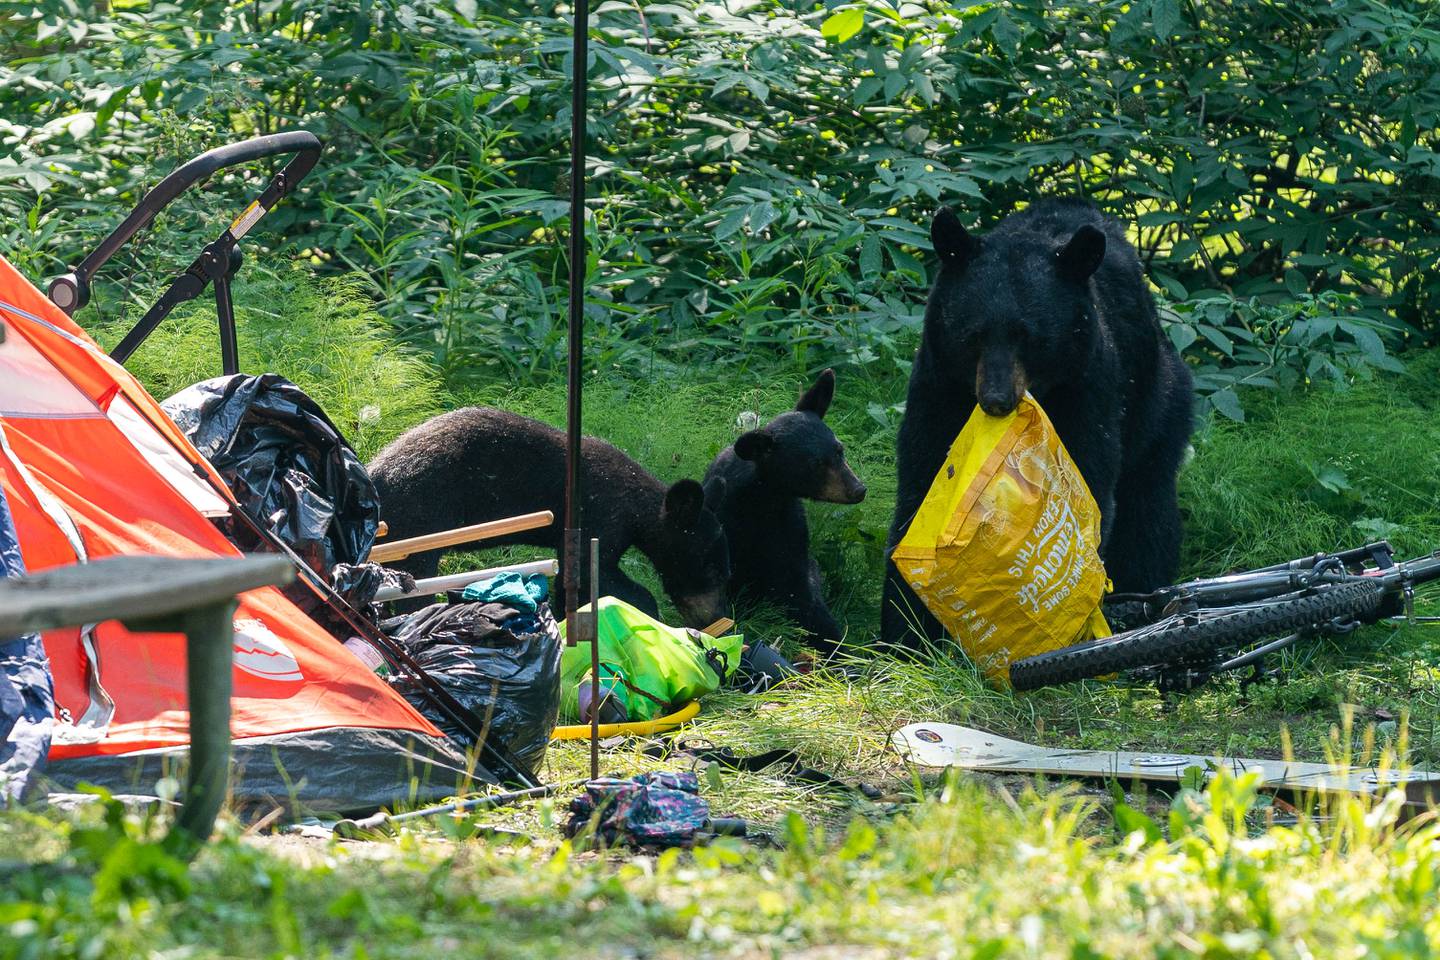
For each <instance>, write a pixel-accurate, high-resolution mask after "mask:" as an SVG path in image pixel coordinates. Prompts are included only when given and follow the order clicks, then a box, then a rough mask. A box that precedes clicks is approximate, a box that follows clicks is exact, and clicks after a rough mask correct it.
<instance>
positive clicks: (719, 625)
mask: <svg viewBox="0 0 1440 960" xmlns="http://www.w3.org/2000/svg"><path fill="white" fill-rule="evenodd" d="M733 626H735V621H734V620H731V619H730V618H729V617H721V618H720V619H719V620H716V621H715V622H714V623H712V624H710V626H708V627H706V628H705V629H704V630H701V631H700V632H701V633H703V634H705V635H706V636H709V637H723V636H724V635H725V634H727V633H729V632H730V628H731V627H733Z"/></svg>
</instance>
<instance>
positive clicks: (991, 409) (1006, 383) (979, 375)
mask: <svg viewBox="0 0 1440 960" xmlns="http://www.w3.org/2000/svg"><path fill="white" fill-rule="evenodd" d="M1029 388H1030V383H1029V379H1028V378H1027V377H1026V376H1025V368H1024V367H1023V366H1021V364H1020V359H1019V358H1018V357H1016V356H1015V354H1014V353H1011V352H1008V351H1007V352H1004V353H1001V352H999V351H995V352H991V353H987V354H986V355H985V356H983V357H981V358H980V363H979V364H977V365H976V368H975V400H976V402H977V403H979V404H980V409H981V410H984V411H985V412H986V413H988V414H989V415H990V416H992V417H1003V416H1006V415H1007V414H1010V413H1013V412H1014V410H1015V408H1016V407H1018V406H1019V405H1020V398H1021V397H1023V396H1025V391H1026V390H1028V389H1029Z"/></svg>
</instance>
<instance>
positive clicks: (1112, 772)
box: [890, 723, 1440, 800]
mask: <svg viewBox="0 0 1440 960" xmlns="http://www.w3.org/2000/svg"><path fill="white" fill-rule="evenodd" d="M890 742H891V745H892V746H893V747H894V748H895V750H896V752H897V753H899V754H900V756H901V757H903V758H905V759H906V760H909V761H910V762H911V763H915V764H918V765H919V766H922V767H954V768H957V769H961V770H979V771H984V772H986V773H1016V774H1029V775H1032V776H1033V775H1045V776H1055V777H1076V778H1082V779H1090V778H1103V779H1107V780H1118V781H1121V782H1127V781H1132V780H1142V781H1150V782H1161V783H1179V782H1180V780H1181V778H1182V777H1183V776H1184V775H1185V771H1186V770H1188V769H1191V768H1192V767H1199V768H1200V769H1201V770H1202V771H1203V773H1204V777H1205V779H1206V780H1207V781H1208V780H1209V779H1210V778H1211V777H1214V776H1215V775H1216V774H1217V772H1218V771H1220V770H1230V771H1231V772H1233V773H1236V774H1242V773H1258V774H1259V775H1260V781H1261V784H1262V786H1264V787H1265V788H1267V789H1271V790H1287V791H1299V792H1306V791H1309V792H1314V793H1360V794H1369V793H1376V792H1377V791H1383V790H1385V789H1388V788H1390V787H1392V786H1404V787H1405V788H1406V792H1407V794H1409V795H1410V796H1411V797H1412V798H1413V799H1415V800H1419V799H1421V798H1424V797H1428V796H1434V797H1436V798H1437V799H1440V771H1435V770H1430V769H1409V770H1390V769H1382V768H1378V767H1376V768H1371V767H1336V766H1330V765H1329V764H1324V763H1301V762H1298V761H1293V760H1258V759H1253V758H1249V757H1214V756H1211V757H1207V756H1203V755H1201V754H1185V753H1169V752H1158V751H1151V752H1148V753H1143V752H1137V751H1129V750H1070V749H1066V748H1063V747H1042V746H1037V745H1036V744H1033V743H1024V742H1023V741H1020V740H1010V739H1008V738H1006V737H1001V736H997V735H996V734H993V733H986V732H985V731H983V730H976V729H974V728H972V727H961V726H956V725H955V724H953V723H912V724H910V725H909V726H906V727H901V728H900V729H899V730H897V731H895V733H893V734H892V735H891V737H890Z"/></svg>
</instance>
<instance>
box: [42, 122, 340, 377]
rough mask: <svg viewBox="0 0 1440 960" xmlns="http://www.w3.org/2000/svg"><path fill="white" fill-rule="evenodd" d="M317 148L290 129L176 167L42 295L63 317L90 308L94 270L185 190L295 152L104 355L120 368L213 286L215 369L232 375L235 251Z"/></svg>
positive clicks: (235, 367) (235, 366)
mask: <svg viewBox="0 0 1440 960" xmlns="http://www.w3.org/2000/svg"><path fill="white" fill-rule="evenodd" d="M320 149H321V143H320V140H319V138H317V137H316V136H315V135H314V134H313V133H310V132H308V131H305V130H295V131H291V132H288V133H275V134H271V135H269V136H265V137H255V138H253V139H250V140H245V141H242V142H240V143H232V144H228V145H226V146H223V147H217V148H215V149H214V150H210V151H207V152H205V153H202V154H201V155H200V156H198V157H196V158H194V159H193V160H190V161H189V162H187V163H185V164H182V165H181V166H180V167H178V168H176V169H175V170H174V171H172V172H171V173H170V174H169V175H168V176H166V177H165V179H163V180H161V181H160V182H159V183H158V184H156V185H155V188H154V189H152V190H151V191H150V192H149V193H147V194H145V197H144V199H142V200H141V201H140V203H139V204H138V205H137V206H136V207H135V209H134V210H132V211H131V212H130V215H129V216H128V217H126V218H125V220H124V222H122V223H121V224H120V226H119V227H117V228H116V229H115V231H114V232H113V233H111V234H110V235H109V236H108V237H106V238H105V239H104V240H102V241H101V242H100V245H99V246H98V247H96V248H95V250H94V252H92V253H91V254H90V255H89V256H87V257H86V258H85V259H84V260H82V261H80V265H79V266H77V267H76V268H75V269H74V270H72V271H71V272H70V273H66V274H63V275H61V276H59V277H56V278H55V279H54V280H52V281H50V287H49V290H48V291H47V295H48V296H49V297H50V302H52V303H54V304H55V305H56V306H57V307H59V308H60V309H61V310H63V311H65V314H66V315H67V316H73V315H74V313H75V311H76V310H79V309H80V308H81V307H83V306H85V305H86V304H87V303H89V302H90V284H91V281H93V280H94V279H95V274H96V273H97V272H99V270H100V268H101V267H102V266H104V265H105V263H106V262H107V261H108V260H109V259H110V258H111V257H113V256H115V254H116V253H117V252H118V251H119V250H120V248H121V247H122V246H124V245H125V244H126V243H127V242H128V241H129V240H130V239H131V238H132V237H134V236H135V234H137V233H139V232H140V231H141V230H143V229H144V228H145V227H147V226H149V224H150V223H151V222H152V221H153V220H154V219H155V217H156V215H157V214H159V213H160V211H161V210H164V209H165V208H166V207H167V206H169V205H170V203H171V202H172V201H174V200H175V198H176V197H178V196H180V194H182V193H184V192H185V191H186V190H188V189H189V188H190V187H192V186H194V185H195V184H197V183H199V182H201V181H202V180H205V179H207V178H209V177H210V176H212V175H213V174H215V173H216V172H218V171H220V170H223V169H225V168H227V167H233V166H237V165H239V164H243V163H250V162H252V161H255V160H260V159H263V158H265V157H273V156H280V155H287V154H294V158H293V159H292V160H291V161H290V162H289V163H287V164H286V165H285V167H284V168H283V169H282V170H280V172H279V173H277V174H275V175H274V176H273V177H271V178H270V183H269V184H268V185H267V186H266V187H265V190H264V191H263V192H262V193H261V194H260V196H259V197H257V198H256V199H255V200H253V201H251V202H250V205H249V206H247V207H246V208H245V209H244V210H243V211H241V213H240V215H239V216H238V217H236V218H235V219H234V220H233V221H231V223H230V226H229V227H227V228H226V230H225V232H224V233H222V234H221V235H220V236H219V237H218V238H216V239H215V240H214V241H213V242H211V243H209V244H207V245H206V246H205V249H204V250H202V251H201V252H200V255H199V256H198V257H196V258H195V260H194V261H193V262H192V263H191V264H190V266H189V267H187V268H186V269H185V271H184V272H183V273H182V274H180V275H179V276H178V277H176V278H175V279H174V281H172V282H171V284H170V287H169V289H167V290H166V291H165V293H164V294H163V295H161V297H160V299H159V300H157V301H156V302H155V304H154V305H153V306H151V308H150V309H149V310H148V311H147V312H146V313H145V316H143V317H141V318H140V321H139V322H138V323H136V324H135V326H134V327H133V328H132V329H131V330H130V332H129V333H128V334H126V335H125V339H123V340H121V341H120V343H119V345H118V346H116V347H115V349H114V350H112V351H110V356H111V357H113V358H114V359H115V360H116V361H118V362H120V363H124V362H125V361H126V360H128V359H129V358H130V355H131V354H133V353H134V352H135V350H136V348H138V347H139V346H140V344H142V343H144V342H145V338H146V337H148V336H149V335H150V334H151V333H152V332H154V330H155V328H156V327H158V326H159V325H160V324H161V323H162V322H163V321H164V320H165V318H166V317H168V316H169V315H170V313H171V311H173V310H174V309H175V308H176V307H178V306H179V305H180V304H182V303H186V302H188V301H190V300H193V299H195V298H196V297H198V296H199V295H200V294H201V293H203V292H204V291H205V288H206V287H207V286H209V285H210V284H214V286H215V312H216V314H217V316H218V318H219V322H220V357H221V366H222V369H223V370H224V372H225V373H226V374H227V375H229V374H235V373H239V372H240V359H239V345H238V343H237V342H236V335H235V309H234V304H233V302H232V300H231V297H230V280H231V278H233V277H234V276H235V273H236V271H238V270H239V269H240V263H241V256H240V251H239V249H238V248H237V246H236V245H237V244H238V243H239V241H240V239H241V238H242V237H244V236H245V235H246V234H247V233H249V232H250V229H251V228H252V227H254V226H255V224H256V223H258V222H259V220H260V218H261V217H263V216H265V214H266V213H268V212H269V211H270V210H271V209H272V208H273V207H274V206H275V204H277V203H279V202H280V201H281V200H282V199H283V198H284V197H285V196H286V195H287V194H289V193H291V192H292V191H293V190H294V189H295V187H296V186H297V185H298V184H299V183H300V181H301V180H303V179H304V178H305V175H306V174H307V173H309V172H310V170H311V169H312V168H313V167H314V166H315V164H316V162H317V161H318V160H319V159H320Z"/></svg>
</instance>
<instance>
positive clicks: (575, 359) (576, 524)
mask: <svg viewBox="0 0 1440 960" xmlns="http://www.w3.org/2000/svg"><path fill="white" fill-rule="evenodd" d="M572 2H573V3H574V5H575V6H574V23H573V27H572V33H573V35H574V36H573V44H572V48H571V68H570V357H569V360H570V364H569V383H568V394H567V413H566V420H565V427H566V438H565V542H564V550H563V554H564V556H563V557H562V561H561V570H562V572H563V573H564V576H565V622H566V624H568V627H569V629H568V630H567V635H568V636H569V637H570V639H571V641H572V642H580V641H583V640H584V639H585V636H584V631H583V630H582V629H581V627H580V623H579V618H578V617H576V616H575V613H576V611H577V610H578V609H579V607H580V563H581V543H582V542H583V541H582V540H581V536H580V525H581V522H582V520H581V516H580V512H581V511H580V390H581V378H582V377H583V376H584V363H583V360H584V356H583V347H584V333H585V263H586V260H585V94H586V89H585V87H586V76H587V73H588V71H587V70H586V65H587V64H586V61H587V60H588V59H589V56H590V53H589V44H588V41H589V33H590V4H589V0H572Z"/></svg>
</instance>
